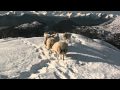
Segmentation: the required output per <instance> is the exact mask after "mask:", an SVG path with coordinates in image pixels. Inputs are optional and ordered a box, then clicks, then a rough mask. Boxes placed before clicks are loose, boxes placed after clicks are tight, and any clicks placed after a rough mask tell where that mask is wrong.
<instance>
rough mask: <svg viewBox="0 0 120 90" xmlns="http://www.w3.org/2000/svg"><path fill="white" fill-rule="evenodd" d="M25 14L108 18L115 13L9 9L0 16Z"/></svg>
mask: <svg viewBox="0 0 120 90" xmlns="http://www.w3.org/2000/svg"><path fill="white" fill-rule="evenodd" d="M24 14H34V15H38V16H41V15H45V16H60V17H69V18H70V17H79V16H85V17H95V18H96V19H97V18H100V17H104V18H106V19H108V18H113V17H115V15H113V14H105V13H92V12H90V13H82V11H8V12H4V13H1V14H0V16H4V15H17V16H22V15H24Z"/></svg>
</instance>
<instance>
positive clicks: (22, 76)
mask: <svg viewBox="0 0 120 90" xmlns="http://www.w3.org/2000/svg"><path fill="white" fill-rule="evenodd" d="M48 62H49V60H47V59H46V60H42V61H41V62H40V63H38V64H35V65H33V66H32V67H31V68H30V70H29V71H25V72H21V73H20V75H19V76H18V77H15V78H14V79H27V78H29V77H30V75H31V74H33V73H34V74H35V73H38V70H40V69H42V68H43V67H47V66H48V65H47V63H48Z"/></svg>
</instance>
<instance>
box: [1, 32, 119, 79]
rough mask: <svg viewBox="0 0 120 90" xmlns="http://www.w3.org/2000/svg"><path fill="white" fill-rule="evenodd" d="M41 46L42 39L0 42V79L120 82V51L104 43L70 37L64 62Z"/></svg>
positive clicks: (83, 37)
mask: <svg viewBox="0 0 120 90" xmlns="http://www.w3.org/2000/svg"><path fill="white" fill-rule="evenodd" d="M60 37H61V34H60ZM41 42H43V37H33V38H16V39H13V38H8V39H5V40H4V39H0V51H1V52H0V78H1V79H5V78H6V79H7V78H15V79H104V78H105V79H107V78H108V79H119V78H120V57H119V55H120V50H117V49H115V48H114V47H113V46H112V45H108V44H107V43H106V42H102V41H99V40H92V39H90V38H87V37H85V36H82V35H77V34H72V40H71V42H72V43H69V49H68V53H67V56H66V57H65V60H64V61H63V60H57V59H56V57H55V55H54V54H52V55H51V54H49V52H48V50H47V49H46V48H45V47H44V45H43V44H42V43H41ZM103 43H104V44H103ZM18 51H19V52H18Z"/></svg>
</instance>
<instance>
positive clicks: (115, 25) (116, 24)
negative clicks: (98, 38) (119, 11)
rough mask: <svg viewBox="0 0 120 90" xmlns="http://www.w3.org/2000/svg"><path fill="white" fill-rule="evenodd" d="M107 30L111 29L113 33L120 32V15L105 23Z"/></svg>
mask: <svg viewBox="0 0 120 90" xmlns="http://www.w3.org/2000/svg"><path fill="white" fill-rule="evenodd" d="M103 28H104V29H105V30H106V31H110V32H111V33H112V34H114V33H120V30H119V28H120V16H117V17H115V18H114V20H112V22H111V23H109V24H107V25H105V26H104V27H103Z"/></svg>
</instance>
